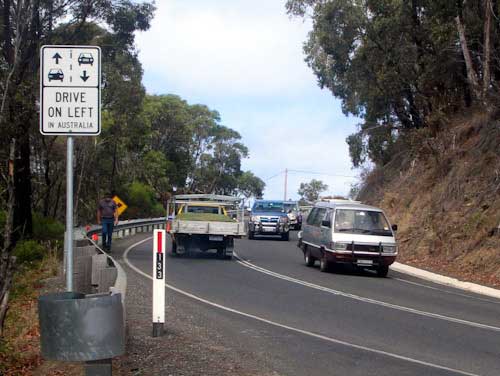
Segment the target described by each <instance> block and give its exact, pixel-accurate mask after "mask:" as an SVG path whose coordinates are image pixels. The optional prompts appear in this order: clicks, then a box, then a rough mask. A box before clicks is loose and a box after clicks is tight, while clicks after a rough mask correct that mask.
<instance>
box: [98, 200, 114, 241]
mask: <svg viewBox="0 0 500 376" xmlns="http://www.w3.org/2000/svg"><path fill="white" fill-rule="evenodd" d="M112 196H113V195H112V194H109V195H107V196H106V197H104V198H103V199H102V200H100V201H99V205H98V207H97V224H98V225H102V247H103V248H104V250H106V251H111V238H112V236H113V226H114V225H117V224H118V210H117V206H116V203H115V202H114V201H113V198H112Z"/></svg>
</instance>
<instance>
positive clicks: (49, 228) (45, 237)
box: [33, 213, 65, 241]
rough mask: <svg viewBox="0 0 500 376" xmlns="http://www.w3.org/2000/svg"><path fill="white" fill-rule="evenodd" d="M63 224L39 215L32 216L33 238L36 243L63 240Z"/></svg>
mask: <svg viewBox="0 0 500 376" xmlns="http://www.w3.org/2000/svg"><path fill="white" fill-rule="evenodd" d="M64 230H65V228H64V224H62V223H61V222H59V221H57V220H55V219H53V218H49V217H44V216H42V215H41V214H40V213H34V214H33V238H34V239H36V240H38V241H52V240H63V239H64Z"/></svg>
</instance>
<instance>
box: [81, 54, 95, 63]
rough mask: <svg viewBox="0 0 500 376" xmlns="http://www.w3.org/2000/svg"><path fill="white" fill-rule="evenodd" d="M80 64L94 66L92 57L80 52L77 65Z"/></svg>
mask: <svg viewBox="0 0 500 376" xmlns="http://www.w3.org/2000/svg"><path fill="white" fill-rule="evenodd" d="M82 64H90V65H94V57H93V56H92V54H91V53H88V52H82V53H81V54H80V56H78V65H82Z"/></svg>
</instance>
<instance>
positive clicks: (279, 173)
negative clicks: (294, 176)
mask: <svg viewBox="0 0 500 376" xmlns="http://www.w3.org/2000/svg"><path fill="white" fill-rule="evenodd" d="M284 172H285V170H283V171H280V172H278V173H277V174H275V175H273V176H271V177H269V178H267V179H264V180H266V181H267V180H271V179H272V178H275V177H276V176H279V175H281V174H282V173H284Z"/></svg>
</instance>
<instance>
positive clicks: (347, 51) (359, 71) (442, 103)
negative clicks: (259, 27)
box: [286, 0, 500, 166]
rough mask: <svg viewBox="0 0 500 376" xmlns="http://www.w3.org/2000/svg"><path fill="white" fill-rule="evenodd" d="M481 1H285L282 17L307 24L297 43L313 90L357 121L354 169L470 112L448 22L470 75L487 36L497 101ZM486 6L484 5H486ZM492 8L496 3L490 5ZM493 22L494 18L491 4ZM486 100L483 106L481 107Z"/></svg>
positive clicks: (499, 74) (494, 35) (499, 38)
mask: <svg viewBox="0 0 500 376" xmlns="http://www.w3.org/2000/svg"><path fill="white" fill-rule="evenodd" d="M484 4H485V2H477V1H468V2H461V1H456V2H454V1H448V0H432V1H431V0H418V1H403V0H373V1H366V0H335V1H323V0H288V1H287V3H286V8H287V11H288V13H289V14H290V15H295V16H299V17H309V16H310V17H311V18H312V21H313V30H312V31H311V32H310V34H309V38H308V40H307V42H306V43H305V44H304V52H305V54H306V61H307V63H308V65H309V66H310V68H311V69H312V70H313V72H314V74H315V75H316V77H317V79H318V83H319V85H320V86H321V87H324V88H328V89H329V90H330V91H331V92H332V94H333V95H334V96H335V97H337V98H339V99H340V100H341V101H342V109H343V111H344V112H345V113H346V114H348V113H350V114H354V115H356V116H359V117H361V118H363V120H364V122H363V123H362V124H361V128H360V131H359V132H358V133H357V134H354V135H351V136H350V137H348V139H347V142H348V144H349V150H350V155H351V159H352V162H353V165H354V166H359V165H360V164H362V163H363V162H364V160H365V158H366V157H369V158H370V159H371V160H372V161H373V162H375V164H377V165H383V164H385V163H387V161H388V159H389V158H390V156H391V153H392V150H391V148H392V145H393V143H394V141H395V139H396V138H397V137H399V136H400V135H401V134H403V133H405V132H408V131H409V130H411V129H415V128H422V127H430V126H434V125H435V124H440V122H441V120H442V118H445V117H446V116H448V115H449V114H453V113H455V112H457V111H459V110H462V109H463V108H464V107H466V106H470V105H471V103H472V102H471V101H472V95H471V87H470V82H469V81H468V78H467V75H466V66H465V59H464V56H463V51H462V47H461V44H460V41H459V35H458V31H457V25H456V17H460V19H461V20H462V22H463V24H464V26H465V30H466V38H467V43H468V48H469V49H470V51H471V55H472V60H473V61H472V64H473V66H474V67H473V69H475V70H476V73H477V75H478V78H479V80H481V79H483V78H484V77H483V75H484V68H485V61H486V58H485V54H486V53H487V50H486V46H485V35H488V34H489V36H490V37H491V40H492V42H491V61H492V63H491V64H490V66H489V68H490V69H491V75H492V77H493V78H492V80H491V82H487V83H486V84H485V90H486V91H487V92H488V93H489V95H490V97H494V96H498V88H499V87H500V86H499V85H498V83H499V80H500V65H498V64H497V63H494V61H498V59H499V58H500V33H498V31H499V27H500V25H499V24H498V22H493V24H492V26H491V30H489V33H486V31H487V30H486V29H485V27H486V26H485V25H486V24H485V22H484V19H485V12H486V11H487V10H488V9H486V8H485V7H484ZM486 4H487V3H486ZM494 4H496V3H495V2H494ZM491 11H492V12H493V17H492V18H493V19H496V20H498V13H499V11H500V9H499V7H498V6H497V5H494V9H491ZM486 102H487V100H485V101H483V103H482V104H481V105H484V103H486Z"/></svg>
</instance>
